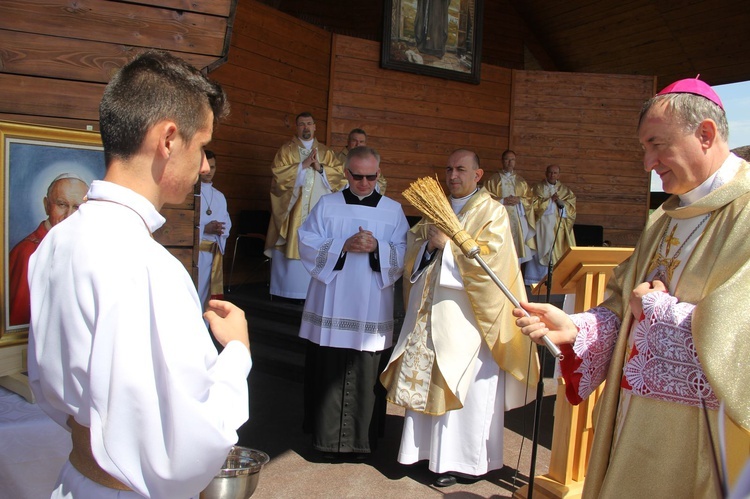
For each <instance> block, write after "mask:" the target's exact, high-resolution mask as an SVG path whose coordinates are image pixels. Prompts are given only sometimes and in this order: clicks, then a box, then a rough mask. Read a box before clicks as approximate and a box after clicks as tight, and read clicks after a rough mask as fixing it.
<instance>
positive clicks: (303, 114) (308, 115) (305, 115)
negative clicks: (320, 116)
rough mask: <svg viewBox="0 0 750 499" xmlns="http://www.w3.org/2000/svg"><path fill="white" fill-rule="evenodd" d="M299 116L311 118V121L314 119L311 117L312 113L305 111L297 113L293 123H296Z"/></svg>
mask: <svg viewBox="0 0 750 499" xmlns="http://www.w3.org/2000/svg"><path fill="white" fill-rule="evenodd" d="M300 118H312V120H313V121H315V118H313V115H312V114H310V113H308V112H307V111H305V112H304V113H299V114H298V115H297V117H296V118H294V124H295V125H296V124H297V122H298V121H299V119H300Z"/></svg>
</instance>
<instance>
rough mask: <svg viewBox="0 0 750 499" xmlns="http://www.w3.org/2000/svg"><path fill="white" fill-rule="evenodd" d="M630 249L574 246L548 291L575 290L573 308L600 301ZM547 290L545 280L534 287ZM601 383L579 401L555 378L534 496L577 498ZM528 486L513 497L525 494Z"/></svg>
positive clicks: (583, 473)
mask: <svg viewBox="0 0 750 499" xmlns="http://www.w3.org/2000/svg"><path fill="white" fill-rule="evenodd" d="M632 253H633V248H609V247H604V248H601V247H586V246H575V247H572V248H570V249H568V251H567V252H566V253H565V255H563V257H562V258H561V259H560V261H559V262H558V263H557V265H555V268H554V271H553V278H552V290H551V291H552V293H554V294H571V293H575V295H576V302H575V312H583V311H584V310H588V309H589V308H592V307H595V306H596V305H598V304H600V303H601V302H602V301H604V290H605V288H606V285H607V280H608V279H609V278H610V277H611V275H612V270H613V269H614V268H615V267H616V266H617V265H619V264H620V263H621V262H622V261H624V260H625V259H627V258H628V257H629V256H630V255H631V254H632ZM535 290H539V292H540V294H541V293H546V291H547V286H546V280H545V281H542V282H541V283H539V284H537V285H536V286H535ZM603 388H604V386H603V385H602V386H600V387H599V389H597V391H596V392H594V393H592V394H591V395H590V396H589V398H587V399H586V400H584V401H583V402H581V403H580V404H579V405H577V406H574V405H571V404H570V403H569V402H568V400H567V398H566V397H565V382H564V381H563V380H562V378H561V379H559V380H558V385H557V398H556V400H555V426H554V428H553V430H552V455H551V457H550V463H549V472H548V473H547V474H546V475H540V476H536V477H534V496H535V497H536V496H538V497H544V498H561V497H565V498H577V497H581V493H582V491H583V481H584V478H585V476H586V466H587V465H588V459H589V453H590V452H591V443H592V441H593V439H592V437H593V421H592V412H593V409H594V405H595V404H596V400H597V399H598V397H599V395H600V394H601V392H602V389H603ZM527 494H528V486H524V487H522V488H520V489H518V490H517V491H516V492H515V493H514V495H513V496H514V497H517V498H526V497H527Z"/></svg>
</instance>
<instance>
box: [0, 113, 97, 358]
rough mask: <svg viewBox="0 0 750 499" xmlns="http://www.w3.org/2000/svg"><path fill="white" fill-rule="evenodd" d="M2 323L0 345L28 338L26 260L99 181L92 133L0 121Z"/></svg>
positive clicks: (95, 133)
mask: <svg viewBox="0 0 750 499" xmlns="http://www.w3.org/2000/svg"><path fill="white" fill-rule="evenodd" d="M0 157H2V161H3V168H2V175H1V176H0V185H2V191H3V205H2V233H3V243H2V250H3V251H2V255H3V259H2V262H3V265H2V277H3V286H2V297H1V298H2V300H1V302H2V310H3V314H2V321H0V322H1V323H2V324H1V326H2V327H0V346H4V344H8V343H11V344H15V343H17V342H19V341H22V340H25V339H26V338H27V337H28V324H29V291H28V284H27V281H26V275H27V267H28V260H29V257H30V256H31V254H32V253H33V252H34V250H36V248H37V247H38V245H39V243H40V242H41V240H42V239H43V238H44V236H45V235H46V234H47V232H48V231H49V230H50V229H51V228H52V227H54V226H55V225H57V224H59V223H60V222H62V221H63V220H65V218H67V217H68V216H70V215H71V214H72V213H73V212H75V211H76V210H77V209H78V207H79V206H80V204H82V203H83V202H84V197H85V195H86V192H87V191H88V187H89V185H90V184H91V182H92V181H93V180H95V179H101V178H104V171H105V164H104V149H103V148H102V144H101V138H100V136H99V133H98V132H86V131H81V130H71V129H65V128H53V127H43V126H36V125H27V124H21V123H9V122H0Z"/></svg>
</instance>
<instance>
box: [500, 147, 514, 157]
mask: <svg viewBox="0 0 750 499" xmlns="http://www.w3.org/2000/svg"><path fill="white" fill-rule="evenodd" d="M510 153H513V155H514V156H517V154H516V151H514V150H513V149H506V150H504V151H503V153H502V154H501V155H500V159H505V156H506V155H508V154H510Z"/></svg>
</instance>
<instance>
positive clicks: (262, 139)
mask: <svg viewBox="0 0 750 499" xmlns="http://www.w3.org/2000/svg"><path fill="white" fill-rule="evenodd" d="M330 60H331V34H330V33H328V32H327V31H325V30H323V29H321V28H317V27H315V26H313V25H311V24H308V23H306V22H303V21H300V20H299V19H296V18H294V17H291V16H289V15H286V14H283V13H280V12H279V11H277V10H274V9H272V8H271V7H268V6H265V5H262V4H260V3H257V2H255V1H246V0H243V1H241V2H239V3H238V6H237V12H236V17H235V23H234V29H233V36H232V43H231V47H230V50H229V60H228V62H227V63H226V64H224V65H222V66H221V67H219V68H218V69H217V70H216V71H214V72H212V73H211V74H210V75H209V76H210V77H211V78H212V79H214V80H216V81H218V82H219V83H221V84H222V86H223V87H224V89H225V90H226V91H227V94H228V95H229V100H230V102H231V105H232V112H231V115H230V116H229V118H228V119H227V120H225V121H224V122H223V123H221V124H220V125H219V126H218V127H217V129H216V130H215V133H214V140H213V142H212V144H211V145H210V146H209V147H210V149H212V150H213V151H214V152H215V153H216V155H217V159H216V164H217V174H216V177H215V178H214V185H215V186H216V188H217V189H219V190H220V191H222V192H223V193H224V195H225V196H226V197H227V204H228V208H229V213H230V215H231V216H232V220H233V221H234V222H235V224H236V222H237V220H238V219H239V217H238V215H239V212H240V211H241V210H268V209H269V208H270V201H269V194H268V193H269V189H270V187H271V163H272V161H273V158H274V155H275V154H276V151H277V150H278V149H279V147H280V146H281V145H282V144H283V143H284V142H286V141H289V140H291V138H292V137H293V136H294V135H295V134H296V127H295V117H296V116H297V115H298V114H299V113H301V112H304V111H309V112H311V113H312V114H313V116H314V117H315V123H316V136H317V138H318V139H319V140H321V141H322V142H325V138H326V128H327V125H328V88H329V76H330V75H329V71H330ZM234 233H235V231H233V233H232V236H234Z"/></svg>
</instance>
